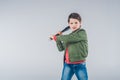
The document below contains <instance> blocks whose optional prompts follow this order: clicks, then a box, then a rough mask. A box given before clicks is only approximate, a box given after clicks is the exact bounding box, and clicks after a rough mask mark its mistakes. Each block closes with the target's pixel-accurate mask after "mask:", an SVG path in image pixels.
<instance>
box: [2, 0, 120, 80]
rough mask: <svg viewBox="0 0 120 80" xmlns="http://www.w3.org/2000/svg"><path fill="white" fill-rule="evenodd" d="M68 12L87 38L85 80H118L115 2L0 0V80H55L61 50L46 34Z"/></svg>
mask: <svg viewBox="0 0 120 80" xmlns="http://www.w3.org/2000/svg"><path fill="white" fill-rule="evenodd" d="M72 12H78V13H79V14H80V15H81V16H82V22H83V25H82V28H84V29H86V31H87V34H88V44H89V56H88V58H87V62H86V64H87V69H88V75H89V80H120V69H119V68H120V62H119V60H120V59H119V57H120V47H119V45H120V42H119V41H120V36H119V34H120V0H59V1H57V0H0V80H60V77H61V72H62V67H63V65H62V64H63V63H62V62H63V52H59V51H58V50H57V48H56V45H55V42H53V41H50V40H49V36H50V35H52V34H55V33H56V32H58V31H60V30H61V29H63V28H64V27H66V26H67V25H68V24H67V18H68V15H69V14H70V13H72ZM68 33H69V31H68ZM65 34H67V32H66V33H65ZM73 79H74V80H75V79H76V77H75V76H74V77H73Z"/></svg>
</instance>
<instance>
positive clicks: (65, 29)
mask: <svg viewBox="0 0 120 80" xmlns="http://www.w3.org/2000/svg"><path fill="white" fill-rule="evenodd" d="M69 29H70V27H69V26H67V27H65V28H64V29H63V30H61V31H60V32H61V33H63V32H65V31H67V30H69ZM59 35H60V34H58V33H57V34H55V36H59ZM50 40H52V38H50Z"/></svg>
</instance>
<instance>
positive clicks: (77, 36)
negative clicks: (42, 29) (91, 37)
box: [57, 29, 87, 43]
mask: <svg viewBox="0 0 120 80" xmlns="http://www.w3.org/2000/svg"><path fill="white" fill-rule="evenodd" d="M57 40H60V41H63V42H65V43H73V42H79V41H82V40H87V34H86V32H85V30H83V29H81V30H78V31H76V32H73V33H71V34H69V35H60V36H57Z"/></svg>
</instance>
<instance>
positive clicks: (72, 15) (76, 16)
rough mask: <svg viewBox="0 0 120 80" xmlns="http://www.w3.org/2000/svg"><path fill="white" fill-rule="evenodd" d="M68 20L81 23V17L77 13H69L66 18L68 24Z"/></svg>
mask: <svg viewBox="0 0 120 80" xmlns="http://www.w3.org/2000/svg"><path fill="white" fill-rule="evenodd" d="M70 18H73V19H77V20H78V21H79V22H81V20H82V19H81V16H80V15H79V14H78V13H71V14H70V15H69V17H68V22H69V21H70Z"/></svg>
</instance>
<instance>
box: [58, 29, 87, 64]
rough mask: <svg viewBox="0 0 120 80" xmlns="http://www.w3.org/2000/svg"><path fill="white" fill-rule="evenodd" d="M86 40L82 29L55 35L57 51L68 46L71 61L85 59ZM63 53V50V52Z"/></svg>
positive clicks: (63, 49)
mask: <svg viewBox="0 0 120 80" xmlns="http://www.w3.org/2000/svg"><path fill="white" fill-rule="evenodd" d="M87 42H88V40H87V34H86V31H85V30H84V29H78V30H76V31H73V32H72V33H70V34H68V35H59V36H57V40H56V45H57V47H58V50H59V51H65V50H66V48H68V53H69V59H70V61H71V62H75V61H80V60H85V58H86V57H87V55H88V43H87ZM64 53H65V52H64Z"/></svg>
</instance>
